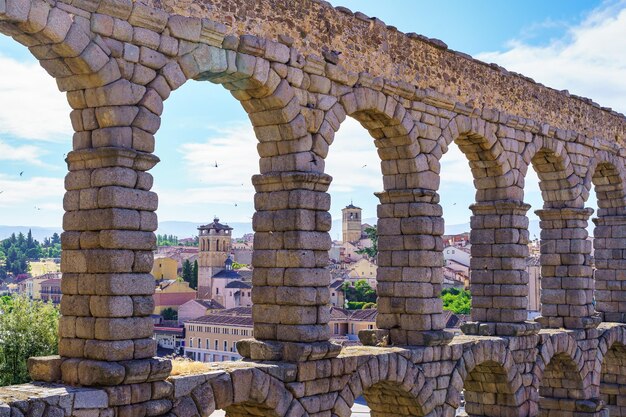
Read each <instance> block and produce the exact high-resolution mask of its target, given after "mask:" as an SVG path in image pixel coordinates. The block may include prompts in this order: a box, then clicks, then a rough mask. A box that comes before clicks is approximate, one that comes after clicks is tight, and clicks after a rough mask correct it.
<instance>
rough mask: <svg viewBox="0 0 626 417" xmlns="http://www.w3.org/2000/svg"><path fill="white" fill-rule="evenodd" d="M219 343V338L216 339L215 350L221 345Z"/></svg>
mask: <svg viewBox="0 0 626 417" xmlns="http://www.w3.org/2000/svg"><path fill="white" fill-rule="evenodd" d="M218 343H219V342H218V341H217V339H215V350H217V349H218V346H219V345H218Z"/></svg>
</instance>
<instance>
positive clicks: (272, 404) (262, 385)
mask: <svg viewBox="0 0 626 417" xmlns="http://www.w3.org/2000/svg"><path fill="white" fill-rule="evenodd" d="M197 377H198V378H203V376H202V375H198V376H197ZM183 378H184V377H183ZM187 378H189V377H187ZM205 380H206V382H204V383H201V384H200V385H198V386H197V387H196V388H194V389H193V390H191V392H190V394H189V395H185V396H182V397H180V398H178V399H177V401H176V402H175V404H174V408H173V409H172V413H173V414H174V415H176V416H177V417H186V416H189V415H200V416H201V417H208V416H210V415H211V414H212V413H213V412H214V411H215V410H224V411H226V413H227V415H229V416H233V417H248V416H264V417H284V416H285V415H289V416H295V417H308V413H307V411H306V410H305V409H304V407H303V406H302V404H301V403H300V402H299V401H298V400H296V399H294V397H293V394H292V393H291V392H290V391H289V390H288V389H287V388H286V387H285V384H284V383H283V382H281V381H280V380H278V379H276V378H274V377H272V376H270V375H268V374H267V373H265V372H263V371H261V370H259V369H255V368H251V367H250V368H238V369H233V370H231V371H229V372H223V373H220V374H218V375H215V374H213V375H210V374H209V375H207V376H206V379H205Z"/></svg>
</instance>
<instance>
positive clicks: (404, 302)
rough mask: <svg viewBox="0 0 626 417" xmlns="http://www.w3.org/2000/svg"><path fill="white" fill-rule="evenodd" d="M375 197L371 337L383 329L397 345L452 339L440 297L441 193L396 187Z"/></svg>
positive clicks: (423, 343)
mask: <svg viewBox="0 0 626 417" xmlns="http://www.w3.org/2000/svg"><path fill="white" fill-rule="evenodd" d="M377 196H378V198H379V199H380V203H381V204H379V205H378V271H377V277H376V278H377V280H378V284H377V292H378V318H377V319H376V326H377V327H378V329H379V332H378V336H377V337H375V338H373V339H370V340H371V341H372V342H373V341H375V340H378V339H380V338H381V337H384V336H385V335H386V334H385V335H382V334H381V331H384V332H388V337H389V339H388V342H389V343H390V344H393V345H439V344H445V343H448V342H449V341H450V340H451V339H452V333H448V332H445V331H444V330H443V329H444V328H445V326H446V323H445V317H444V314H443V304H442V301H441V298H439V296H440V294H441V290H442V285H443V270H442V266H443V253H442V250H443V241H442V239H441V236H442V234H443V230H444V223H443V218H442V209H441V206H440V205H439V204H438V202H439V196H438V195H437V193H435V192H434V191H426V190H392V191H385V192H382V193H378V194H377ZM365 333H367V332H365ZM365 333H364V334H365ZM370 333H373V332H370ZM360 337H361V340H362V341H366V340H365V339H366V338H365V337H364V336H363V335H360Z"/></svg>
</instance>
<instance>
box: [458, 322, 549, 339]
mask: <svg viewBox="0 0 626 417" xmlns="http://www.w3.org/2000/svg"><path fill="white" fill-rule="evenodd" d="M539 330H541V324H540V323H538V322H532V321H525V322H523V323H489V322H487V323H486V322H478V321H468V322H466V323H464V324H462V325H461V331H462V332H463V333H464V334H466V335H471V336H528V335H533V334H537V333H539Z"/></svg>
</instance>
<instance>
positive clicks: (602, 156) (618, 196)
mask: <svg viewBox="0 0 626 417" xmlns="http://www.w3.org/2000/svg"><path fill="white" fill-rule="evenodd" d="M625 184H626V168H625V167H624V162H623V160H622V159H619V158H617V157H615V156H614V155H613V154H609V153H608V152H606V151H600V152H596V153H595V154H594V157H593V158H591V161H590V162H589V169H588V171H587V174H586V175H585V179H584V189H583V193H584V195H583V196H584V198H585V200H587V199H588V198H589V193H590V191H591V187H594V188H595V191H596V197H597V199H598V216H600V217H601V216H607V215H624V214H626V187H625Z"/></svg>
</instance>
